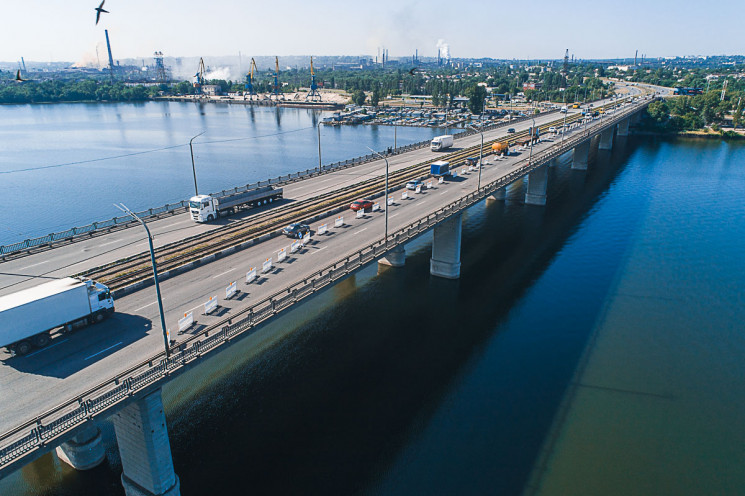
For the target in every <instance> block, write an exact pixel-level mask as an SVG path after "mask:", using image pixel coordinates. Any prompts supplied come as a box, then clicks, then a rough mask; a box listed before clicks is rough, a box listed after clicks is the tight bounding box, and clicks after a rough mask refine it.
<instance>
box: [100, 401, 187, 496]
mask: <svg viewBox="0 0 745 496" xmlns="http://www.w3.org/2000/svg"><path fill="white" fill-rule="evenodd" d="M111 419H112V420H113V422H114V430H115V431H116V440H117V443H118V444H119V455H120V456H121V459H122V468H123V469H124V471H123V473H122V485H124V493H125V494H126V495H127V496H179V495H180V494H181V490H180V482H179V478H178V476H177V475H176V473H175V472H174V471H173V459H172V458H171V444H170V442H169V441H168V428H167V427H166V417H165V415H164V414H163V401H162V399H161V397H160V389H158V390H157V391H154V392H152V393H150V394H149V395H147V396H145V397H144V398H142V399H140V400H138V401H136V402H134V403H130V404H129V405H127V406H126V407H124V408H123V409H121V410H120V411H119V412H117V413H116V414H114V415H113V416H112V417H111Z"/></svg>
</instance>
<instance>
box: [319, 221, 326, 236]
mask: <svg viewBox="0 0 745 496" xmlns="http://www.w3.org/2000/svg"><path fill="white" fill-rule="evenodd" d="M328 229H329V226H328V224H321V225H320V226H318V231H317V232H318V235H319V236H320V235H322V234H326V231H328Z"/></svg>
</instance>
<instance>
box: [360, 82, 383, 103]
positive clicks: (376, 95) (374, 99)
mask: <svg viewBox="0 0 745 496" xmlns="http://www.w3.org/2000/svg"><path fill="white" fill-rule="evenodd" d="M363 101H364V100H363ZM378 102H380V90H378V88H377V86H376V87H375V89H374V90H373V92H372V95H370V105H372V106H373V107H377V106H378Z"/></svg>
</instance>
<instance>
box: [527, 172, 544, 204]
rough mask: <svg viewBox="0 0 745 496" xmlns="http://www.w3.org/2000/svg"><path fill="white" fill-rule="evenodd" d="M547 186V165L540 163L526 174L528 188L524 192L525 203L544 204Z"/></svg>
mask: <svg viewBox="0 0 745 496" xmlns="http://www.w3.org/2000/svg"><path fill="white" fill-rule="evenodd" d="M547 188H548V166H546V165H542V166H541V167H538V168H537V169H535V170H534V171H533V172H531V173H530V174H528V190H527V191H526V192H525V203H526V204H528V205H545V204H546V189H547Z"/></svg>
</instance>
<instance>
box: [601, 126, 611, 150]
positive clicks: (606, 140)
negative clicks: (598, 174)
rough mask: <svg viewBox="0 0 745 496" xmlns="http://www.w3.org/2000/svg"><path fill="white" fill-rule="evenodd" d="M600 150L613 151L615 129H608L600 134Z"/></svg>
mask: <svg viewBox="0 0 745 496" xmlns="http://www.w3.org/2000/svg"><path fill="white" fill-rule="evenodd" d="M598 149H600V150H612V149H613V128H610V129H606V130H605V131H603V132H602V133H600V143H598Z"/></svg>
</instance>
